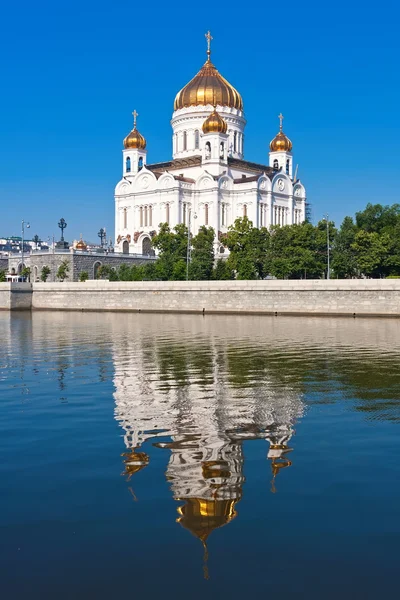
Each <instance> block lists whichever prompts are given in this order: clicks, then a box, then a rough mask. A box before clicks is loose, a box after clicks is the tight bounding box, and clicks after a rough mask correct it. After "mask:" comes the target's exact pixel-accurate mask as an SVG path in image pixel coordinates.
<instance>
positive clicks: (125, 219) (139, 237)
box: [115, 62, 306, 254]
mask: <svg viewBox="0 0 400 600" xmlns="http://www.w3.org/2000/svg"><path fill="white" fill-rule="evenodd" d="M207 64H210V65H211V67H212V68H214V69H215V67H214V66H213V65H212V63H209V62H208V63H206V65H207ZM203 68H204V67H203ZM200 73H201V72H200ZM217 73H218V72H217ZM197 77H199V75H198V76H197ZM224 81H225V82H226V80H224ZM226 84H227V85H228V86H229V85H230V84H228V82H226ZM188 85H190V83H189V84H188ZM207 85H210V84H209V83H208V84H207ZM186 87H187V86H186ZM218 89H219V88H218ZM218 89H217V88H216V93H217V92H218ZM236 93H237V92H236ZM213 110H214V106H213V105H212V104H207V105H203V104H201V105H199V104H194V105H190V106H184V107H182V108H178V109H177V110H175V111H174V113H173V115H172V120H171V125H172V130H173V135H172V160H170V161H168V162H165V163H157V164H151V163H150V164H147V151H146V150H145V149H140V148H125V149H124V150H123V178H122V179H121V180H120V181H119V183H118V184H117V186H116V189H115V240H116V245H115V250H116V251H117V252H129V253H138V254H141V253H144V254H147V253H148V252H149V250H150V248H151V244H150V240H151V237H152V236H153V235H154V234H155V233H156V232H157V230H158V227H159V225H160V223H168V224H169V225H170V227H171V228H173V227H174V226H175V225H177V224H179V223H185V224H186V225H188V223H189V212H190V213H191V216H192V217H193V216H194V215H196V217H197V218H195V219H194V218H191V219H190V226H191V232H192V234H193V235H196V233H197V232H198V229H199V227H200V226H202V225H205V226H209V227H213V228H214V230H215V232H216V238H215V249H216V251H217V252H224V248H223V247H222V246H221V244H220V243H219V242H218V239H219V237H220V236H221V234H224V233H227V231H228V227H229V226H230V225H232V224H233V223H234V221H235V219H236V218H238V217H243V216H247V217H248V218H249V219H250V220H251V221H252V222H253V225H255V226H257V227H270V226H271V225H282V226H283V225H291V224H293V223H301V222H302V221H304V219H305V216H306V192H305V188H304V186H303V185H302V183H301V182H300V181H299V180H297V181H294V180H293V157H292V153H291V152H282V151H280V152H270V155H269V164H268V165H260V164H256V163H252V162H248V161H246V160H245V159H244V142H245V140H244V129H245V126H246V120H245V118H244V114H243V111H242V110H241V109H240V108H237V107H235V106H225V105H223V104H218V105H216V110H217V112H218V114H219V115H220V116H221V117H222V118H223V119H224V121H225V123H226V124H227V133H226V134H225V133H203V124H204V122H205V120H206V119H207V117H208V116H209V115H210V114H211V113H212V112H213ZM139 135H140V134H139Z"/></svg>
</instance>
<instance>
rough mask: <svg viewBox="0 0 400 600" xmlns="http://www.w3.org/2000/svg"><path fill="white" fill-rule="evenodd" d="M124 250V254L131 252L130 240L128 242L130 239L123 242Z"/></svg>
mask: <svg viewBox="0 0 400 600" xmlns="http://www.w3.org/2000/svg"><path fill="white" fill-rule="evenodd" d="M122 252H123V253H124V254H129V242H128V240H125V241H124V243H123V244H122Z"/></svg>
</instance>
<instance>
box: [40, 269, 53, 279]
mask: <svg viewBox="0 0 400 600" xmlns="http://www.w3.org/2000/svg"><path fill="white" fill-rule="evenodd" d="M50 273H51V270H50V267H47V266H46V265H45V266H44V267H42V270H41V272H40V279H41V281H43V282H46V281H47V278H48V276H49V275H50Z"/></svg>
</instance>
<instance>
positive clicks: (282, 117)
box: [278, 113, 285, 131]
mask: <svg viewBox="0 0 400 600" xmlns="http://www.w3.org/2000/svg"><path fill="white" fill-rule="evenodd" d="M284 118H285V117H284V116H283V114H282V113H280V114H279V115H278V119H279V121H280V122H281V123H280V125H279V129H280V130H281V131H282V127H283V119H284Z"/></svg>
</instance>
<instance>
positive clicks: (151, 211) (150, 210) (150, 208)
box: [149, 206, 153, 227]
mask: <svg viewBox="0 0 400 600" xmlns="http://www.w3.org/2000/svg"><path fill="white" fill-rule="evenodd" d="M149 225H150V227H151V226H152V225H153V207H152V206H149Z"/></svg>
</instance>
